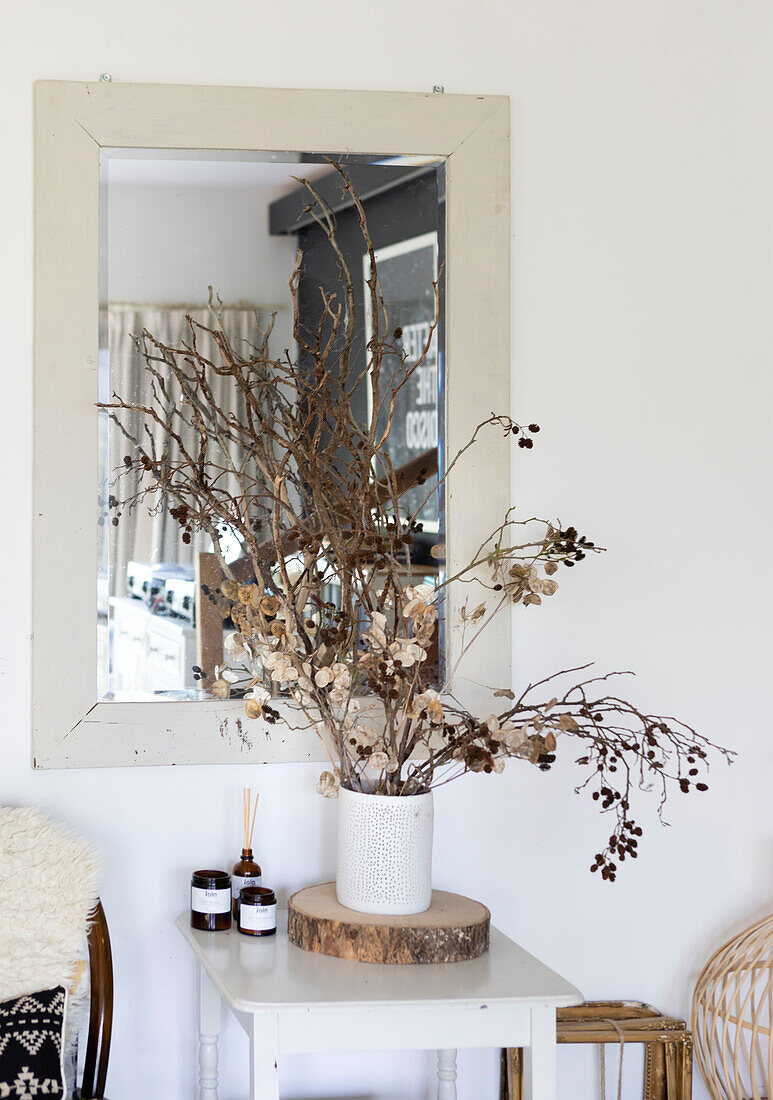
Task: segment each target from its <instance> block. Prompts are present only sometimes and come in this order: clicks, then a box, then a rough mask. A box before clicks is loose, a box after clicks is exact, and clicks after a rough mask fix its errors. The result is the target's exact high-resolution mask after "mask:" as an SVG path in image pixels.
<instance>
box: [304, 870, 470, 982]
mask: <svg viewBox="0 0 773 1100" xmlns="http://www.w3.org/2000/svg"><path fill="white" fill-rule="evenodd" d="M490 924H491V913H490V912H489V911H488V909H487V908H486V906H485V905H481V903H480V902H479V901H472V899H471V898H465V897H462V895H461V894H449V893H446V892H445V891H444V890H433V891H432V904H431V906H430V907H429V909H428V910H427V911H426V912H425V913H412V914H410V915H408V916H382V915H377V914H374V913H358V912H355V910H354V909H347V908H346V907H345V906H343V905H341V904H340V903H339V901H338V899H337V898H336V890H335V883H334V882H326V883H324V884H323V885H322V886H309V887H307V888H306V889H305V890H299V891H298V892H297V893H296V894H293V895H292V897H291V898H290V900H289V902H288V903H287V932H288V936H289V938H290V942H291V943H294V944H295V945H296V946H297V947H302V948H303V949H304V951H316V952H317V953H318V954H320V955H333V956H335V957H336V958H339V959H357V960H358V961H359V962H372V963H447V962H461V961H462V960H464V959H477V958H478V957H479V956H480V955H483V954H484V953H485V952H486V951H488V946H489V928H490Z"/></svg>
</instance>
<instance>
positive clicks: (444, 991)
mask: <svg viewBox="0 0 773 1100" xmlns="http://www.w3.org/2000/svg"><path fill="white" fill-rule="evenodd" d="M278 925H279V927H278V931H277V934H276V935H275V936H264V937H257V936H245V935H243V934H242V933H240V932H238V931H237V930H236V928H235V927H232V928H231V930H230V931H229V932H198V931H196V930H195V929H193V928H191V927H190V914H189V913H187V912H186V913H181V914H180V916H179V917H178V918H177V927H178V928H179V929H180V931H181V933H182V934H183V936H184V937H185V939H186V940H187V941H188V943H189V944H190V946H191V947H192V948H193V951H194V953H195V955H196V957H197V958H198V960H199V962H200V963H201V964H202V966H203V967H204V970H205V971H206V972H207V974H208V975H209V976H210V978H211V979H212V981H213V982H214V984H215V985H216V986H217V988H218V989H219V990H220V992H221V993H222V995H223V996H224V997H225V999H226V1001H228V1003H229V1004H230V1005H231V1006H232V1008H235V1009H236V1010H237V1011H241V1012H258V1011H262V1010H273V1011H277V1010H281V1009H289V1008H293V1009H297V1008H316V1007H320V1006H323V1005H344V1004H354V1003H356V1004H366V1003H368V1002H373V1003H378V1004H382V1005H383V1004H391V1005H409V1004H412V1005H416V1004H425V1005H431V1004H440V1003H442V1004H446V1005H447V1004H449V1003H456V1004H465V1003H467V1004H470V1003H474V1004H481V1003H489V1002H492V1003H497V1002H507V1003H508V1004H513V1003H517V1002H530V1003H534V1002H541V1003H542V1004H549V1005H555V1006H556V1007H558V1006H561V1005H570V1004H577V1003H578V1002H580V1001H581V1000H582V996H581V994H580V992H579V991H578V990H577V989H575V987H574V986H573V985H571V984H570V983H569V982H567V981H565V980H564V979H563V978H561V977H559V975H558V974H556V973H555V972H554V971H552V970H550V968H549V967H547V966H545V965H544V964H543V963H541V962H539V961H538V960H537V959H535V958H534V956H533V955H530V954H529V953H528V952H527V951H524V950H523V948H522V947H519V946H518V945H517V944H516V943H513V941H512V940H511V939H508V937H507V936H505V935H503V934H502V933H501V932H499V931H498V930H497V929H496V928H492V929H491V947H490V949H489V951H487V952H486V954H485V955H482V956H481V957H480V958H479V959H470V960H467V961H465V962H455V963H429V964H423V965H416V966H411V965H385V964H381V963H364V962H355V961H353V960H350V959H335V958H330V957H329V956H327V955H318V954H315V953H314V952H310V951H304V950H302V949H301V948H299V947H296V946H295V945H294V944H291V943H290V942H289V940H288V938H287V932H286V928H287V915H286V912H281V913H280V914H279V922H278Z"/></svg>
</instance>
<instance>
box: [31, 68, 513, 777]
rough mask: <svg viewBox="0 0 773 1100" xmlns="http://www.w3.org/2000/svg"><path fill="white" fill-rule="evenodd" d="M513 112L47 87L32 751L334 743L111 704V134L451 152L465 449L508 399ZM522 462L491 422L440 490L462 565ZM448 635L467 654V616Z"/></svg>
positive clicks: (69, 762)
mask: <svg viewBox="0 0 773 1100" xmlns="http://www.w3.org/2000/svg"><path fill="white" fill-rule="evenodd" d="M509 113H510V112H509V100H508V99H507V98H506V97H501V96H459V95H443V94H434V93H433V94H426V95H424V94H418V93H393V92H338V91H296V90H276V89H262V88H232V87H196V86H175V85H143V84H118V83H106V82H105V83H94V84H88V83H73V82H61V81H41V82H38V83H37V84H36V87H35V151H36V161H35V451H34V461H35V474H34V494H35V502H34V572H33V575H34V595H33V677H32V690H33V757H32V762H33V766H34V767H37V768H66V767H105V766H121V765H123V766H126V765H137V764H172V763H176V764H195V763H200V764H208V763H246V762H256V763H257V762H262V761H298V760H321V759H323V758H324V750H322V748H321V744H320V742H319V741H318V739H317V737H316V735H315V734H314V732H313V730H310V729H307V730H297V731H294V730H291V729H288V728H285V727H283V726H282V725H281V724H277V725H275V726H273V727H269V726H267V725H265V724H264V723H262V722H261V721H249V720H248V719H246V718H245V717H244V714H243V703H242V702H240V701H239V700H229V701H218V700H213V701H211V702H197V703H189V702H188V703H186V702H183V703H177V702H158V703H154V702H134V703H122V702H98V701H97V630H96V622H97V535H96V531H97V527H96V521H97V485H98V466H97V462H98V452H97V415H96V410H95V407H94V403H95V401H96V400H97V358H98V332H99V153H100V148H101V147H122V148H145V149H147V148H150V149H152V148H165V149H169V148H179V149H203V150H204V149H219V150H230V149H234V150H236V149H242V150H244V149H261V150H277V149H279V150H288V151H296V150H302V151H306V152H330V151H331V150H332V151H335V152H357V153H380V154H383V155H385V156H387V155H400V154H406V155H407V154H415V155H420V154H423V155H433V156H438V157H444V158H447V159H446V187H447V201H446V234H447V236H446V240H447V257H448V266H447V271H446V361H447V364H448V372H447V375H446V379H447V384H446V437H445V442H446V454H450V455H453V454H455V453H456V451H457V450H458V449H459V448H460V447H461V446H462V445H463V444H464V443H465V442H466V441H467V440H468V439H469V437H470V435H471V434H472V432H473V431H474V429H475V427H476V425H477V424H478V423H479V422H480V421H481V420H483V419H485V418H486V417H487V416H488V415H489V414H490V413H491V412H492V411H495V412H507V411H508V408H509V386H510V383H509V379H510V354H509V319H510V279H509V274H510V152H509ZM509 462H510V450H509V443H508V441H507V439H505V438H503V437H502V434H501V433H500V432H496V431H493V430H492V432H491V433H490V434H487V436H486V438H485V440H484V441H483V442H479V443H477V444H476V446H475V447H474V448H473V449H472V450H471V451H470V452H468V454H467V455H466V456H465V458H464V459H463V460H462V463H461V464H460V466H459V467H458V468H457V470H456V471H455V473H456V474H457V476H456V478H455V479H453V480H452V482H451V484H450V487H449V492H448V493H447V500H446V503H447V517H448V518H447V562H448V568H449V570H450V571H451V572H453V571H454V569H455V567H456V566H458V565H460V564H462V563H464V562H466V561H469V560H470V559H471V558H472V556H473V555H474V553H475V551H476V550H477V549H478V547H479V545H480V543H481V541H482V540H483V537H484V536H485V535H486V534H488V533H489V532H490V531H492V530H493V529H494V528H495V527H496V526H497V524H498V523H500V522H501V519H502V517H503V515H504V512H505V510H506V508H507V507H508V504H509V489H510V487H509ZM452 587H453V586H452ZM461 587H462V588H464V589H465V595H467V594H469V589H468V587H467V586H461ZM474 595H475V594H474V593H473V597H474ZM449 597H450V598H448V600H447V605H446V606H447V614H448V616H449V623H453V622H454V621H455V618H456V612H457V611H458V607H457V606H455V604H454V593H453V592H452V591H451V592H450V593H449ZM456 599H457V601H459V599H460V597H459V594H458V593H457V595H456ZM449 646H450V650H449V655H448V656H449V660H453V649H454V631H453V630H449ZM474 684H489V685H495V686H509V684H510V616H509V615H507V614H502V615H499V616H498V617H497V619H495V620H494V621H493V622H492V624H491V625H490V627H489V628H488V629H487V630H486V631H485V632H484V633H483V634H482V635H481V637H480V638H479V640H478V641H477V643H476V644H475V645H474V646H473V647H472V648H471V650H470V651H469V653H467V654H466V655H465V657H464V660H463V662H462V665H461V666H460V675H459V677H458V690H457V694H458V695H460V696H461V697H462V698H463V699H464V700H465V702H467V703H468V704H474V699H475V696H476V695H477V694H478V693H479V692H480V689H476V688H475V687H474V686H472V685H474ZM480 702H481V705H485V703H484V696H481V697H480Z"/></svg>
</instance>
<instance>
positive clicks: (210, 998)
mask: <svg viewBox="0 0 773 1100" xmlns="http://www.w3.org/2000/svg"><path fill="white" fill-rule="evenodd" d="M219 1035H220V994H219V992H218V991H217V989H216V988H215V985H214V984H213V982H212V980H211V979H210V978H209V976H208V975H207V973H206V972H205V970H204V968H203V967H199V1100H217V1040H218V1037H219Z"/></svg>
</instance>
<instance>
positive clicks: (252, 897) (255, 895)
mask: <svg viewBox="0 0 773 1100" xmlns="http://www.w3.org/2000/svg"><path fill="white" fill-rule="evenodd" d="M239 904H240V905H276V895H275V894H274V891H273V890H269V888H268V887H267V886H243V887H242V888H241V890H240V891H239Z"/></svg>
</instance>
